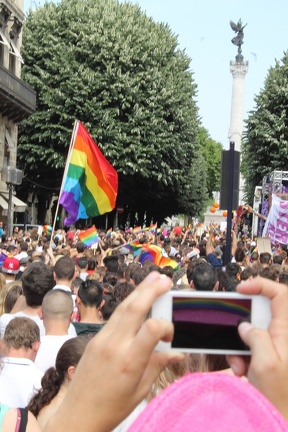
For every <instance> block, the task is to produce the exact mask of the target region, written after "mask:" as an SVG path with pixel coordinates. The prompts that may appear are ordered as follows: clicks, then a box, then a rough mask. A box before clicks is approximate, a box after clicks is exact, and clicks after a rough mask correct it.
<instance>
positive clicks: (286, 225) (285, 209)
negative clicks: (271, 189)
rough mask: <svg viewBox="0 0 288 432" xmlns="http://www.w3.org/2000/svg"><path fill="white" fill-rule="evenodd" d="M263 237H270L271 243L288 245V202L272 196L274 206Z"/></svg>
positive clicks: (268, 217)
mask: <svg viewBox="0 0 288 432" xmlns="http://www.w3.org/2000/svg"><path fill="white" fill-rule="evenodd" d="M262 236H263V237H270V240H271V243H272V244H276V243H280V244H287V243H288V201H284V200H282V199H281V198H279V197H278V196H277V195H275V194H272V205H271V208H270V211H269V214H268V216H267V220H266V223H265V226H264V229H263V232H262Z"/></svg>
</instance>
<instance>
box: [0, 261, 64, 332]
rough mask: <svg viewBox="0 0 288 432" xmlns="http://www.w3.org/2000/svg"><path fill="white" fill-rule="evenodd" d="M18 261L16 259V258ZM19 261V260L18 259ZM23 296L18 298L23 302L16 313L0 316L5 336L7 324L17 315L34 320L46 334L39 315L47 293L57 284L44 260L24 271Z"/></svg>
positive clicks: (32, 264)
mask: <svg viewBox="0 0 288 432" xmlns="http://www.w3.org/2000/svg"><path fill="white" fill-rule="evenodd" d="M15 261H16V260H15ZM17 262H18V263H19V261H17ZM21 281H22V290H23V296H24V298H23V296H20V297H19V298H18V300H17V303H18V304H21V303H22V304H21V307H19V309H18V312H17V313H16V314H14V313H12V314H3V315H2V316H1V317H0V332H1V336H2V337H3V335H4V332H5V328H6V326H7V324H8V323H9V322H10V321H11V320H12V319H13V318H15V317H17V316H22V317H28V318H31V319H32V320H34V321H35V322H36V323H37V324H38V326H39V329H40V334H41V335H44V334H45V330H44V326H43V323H42V321H41V320H40V318H39V316H38V310H39V309H40V307H41V304H42V300H43V298H44V296H45V294H46V293H47V292H48V291H49V290H51V289H52V288H53V286H54V284H55V282H54V279H53V271H52V269H51V268H49V267H48V266H47V265H46V264H44V263H43V262H40V261H39V262H33V263H31V264H30V265H29V266H28V267H27V268H26V270H25V271H24V272H23V275H22V278H21Z"/></svg>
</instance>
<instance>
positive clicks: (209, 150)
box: [199, 127, 223, 198]
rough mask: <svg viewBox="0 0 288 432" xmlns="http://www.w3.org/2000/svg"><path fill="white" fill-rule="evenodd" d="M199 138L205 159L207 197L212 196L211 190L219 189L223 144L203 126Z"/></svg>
mask: <svg viewBox="0 0 288 432" xmlns="http://www.w3.org/2000/svg"><path fill="white" fill-rule="evenodd" d="M199 140H200V147H201V149H202V151H203V156H204V160H205V165H204V168H203V171H205V172H206V176H207V179H206V183H207V193H208V197H209V198H212V197H213V195H212V192H214V191H220V177H221V155H222V150H223V146H222V144H221V143H219V142H216V141H214V140H213V139H212V138H211V137H210V136H209V133H208V131H207V130H206V129H205V128H204V127H201V128H200V131H199Z"/></svg>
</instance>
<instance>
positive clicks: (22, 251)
mask: <svg viewBox="0 0 288 432" xmlns="http://www.w3.org/2000/svg"><path fill="white" fill-rule="evenodd" d="M27 251H28V243H27V242H26V241H22V242H21V243H20V244H19V246H18V253H17V254H16V255H15V256H14V258H16V259H18V260H19V261H20V260H21V259H22V258H27V257H28V253H27Z"/></svg>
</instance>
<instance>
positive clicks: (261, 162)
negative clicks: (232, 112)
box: [242, 53, 288, 202]
mask: <svg viewBox="0 0 288 432" xmlns="http://www.w3.org/2000/svg"><path fill="white" fill-rule="evenodd" d="M255 103H256V107H255V109H254V110H252V111H251V112H250V113H249V117H248V120H247V121H246V125H247V126H246V132H245V135H244V139H243V143H242V172H243V175H244V177H245V183H246V194H247V199H248V202H253V196H254V190H255V186H257V185H261V184H262V180H263V177H264V176H265V175H266V174H267V173H269V172H271V171H274V170H279V171H282V170H285V171H287V166H288V54H287V53H285V55H284V57H283V59H282V60H281V61H277V62H276V65H275V67H273V68H270V70H269V72H268V75H267V77H266V80H265V83H264V88H263V89H262V90H261V91H260V93H259V94H258V95H257V96H256V97H255Z"/></svg>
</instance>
